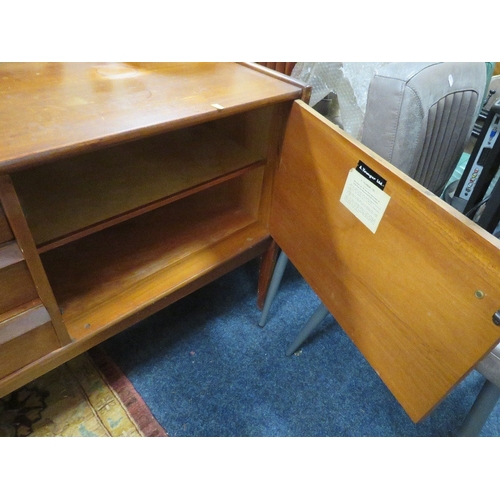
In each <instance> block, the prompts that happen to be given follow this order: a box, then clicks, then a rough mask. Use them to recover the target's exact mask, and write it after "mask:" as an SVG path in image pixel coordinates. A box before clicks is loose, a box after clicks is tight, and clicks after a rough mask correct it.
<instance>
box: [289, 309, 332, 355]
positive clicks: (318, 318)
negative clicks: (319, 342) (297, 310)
mask: <svg viewBox="0 0 500 500" xmlns="http://www.w3.org/2000/svg"><path fill="white" fill-rule="evenodd" d="M327 315H328V309H327V308H326V307H325V306H324V304H323V302H322V303H321V304H320V305H319V306H318V307H317V309H316V311H314V312H313V314H312V316H311V317H310V318H309V319H308V320H307V323H306V324H305V325H304V326H303V328H302V330H301V331H300V332H299V334H298V335H297V337H295V340H294V341H293V342H292V344H291V345H290V347H289V348H288V350H287V351H286V355H287V356H291V355H292V354H293V353H294V352H295V351H296V350H297V349H298V348H299V347H300V346H301V345H302V343H303V342H305V340H307V338H308V337H309V335H311V333H312V332H313V331H314V329H315V328H316V327H317V326H318V325H319V324H320V323H321V322H322V321H323V320H324V319H325V318H326V317H327Z"/></svg>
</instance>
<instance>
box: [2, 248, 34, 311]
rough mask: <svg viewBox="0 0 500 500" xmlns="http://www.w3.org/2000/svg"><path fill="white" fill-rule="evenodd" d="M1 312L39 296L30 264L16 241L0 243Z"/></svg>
mask: <svg viewBox="0 0 500 500" xmlns="http://www.w3.org/2000/svg"><path fill="white" fill-rule="evenodd" d="M0 290H1V293H0V314H3V313H5V312H7V311H10V310H11V309H14V308H15V307H18V306H20V305H22V304H26V303H27V302H29V301H31V300H33V299H35V298H37V297H38V293H37V290H36V288H35V284H34V283H33V279H32V278H31V274H30V272H29V270H28V266H27V265H26V262H25V260H24V257H23V255H22V253H21V250H19V247H18V246H17V243H16V242H15V241H11V242H8V243H4V244H2V245H0Z"/></svg>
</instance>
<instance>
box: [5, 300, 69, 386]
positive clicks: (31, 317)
mask: <svg viewBox="0 0 500 500" xmlns="http://www.w3.org/2000/svg"><path fill="white" fill-rule="evenodd" d="M58 347H60V343H59V340H58V338H57V335H56V333H55V331H54V328H53V326H52V323H51V321H50V316H49V314H48V312H47V310H46V309H45V307H43V305H41V304H40V305H38V306H36V307H33V308H32V309H28V310H26V311H23V312H20V313H19V314H16V315H15V316H12V317H10V318H7V319H5V320H4V321H1V322H0V377H5V376H6V375H9V374H10V373H12V372H14V371H16V370H19V369H20V368H22V367H23V366H26V365H27V364H29V363H31V362H33V361H35V360H37V359H39V358H41V357H42V356H45V355H46V354H49V353H50V352H52V351H54V350H55V349H57V348H58Z"/></svg>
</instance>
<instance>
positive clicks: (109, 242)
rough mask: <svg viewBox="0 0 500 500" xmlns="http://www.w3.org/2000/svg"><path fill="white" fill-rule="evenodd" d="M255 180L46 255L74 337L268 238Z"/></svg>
mask: <svg viewBox="0 0 500 500" xmlns="http://www.w3.org/2000/svg"><path fill="white" fill-rule="evenodd" d="M261 170H262V169H261ZM249 175H250V176H253V177H255V176H258V175H260V176H262V171H261V172H252V173H251V174H249ZM247 177H248V176H247ZM253 180H254V179H245V178H241V177H240V178H236V179H233V180H232V181H230V182H227V183H224V184H221V185H217V186H215V187H213V188H210V189H208V190H206V191H203V192H200V193H198V194H196V195H193V196H191V197H189V198H184V199H181V200H179V201H177V202H175V203H172V204H169V205H166V206H164V207H161V208H159V209H157V210H154V211H151V212H148V213H146V214H144V215H142V216H140V217H137V218H134V219H131V220H129V221H127V222H125V223H122V224H119V225H116V226H113V227H111V228H109V229H106V230H104V231H101V232H98V233H95V234H93V235H91V236H88V237H86V238H82V239H80V240H78V241H74V242H73V243H70V244H68V245H65V246H63V247H59V248H57V249H54V250H51V251H49V252H46V253H44V254H43V255H42V256H41V257H42V262H43V264H44V267H45V270H46V272H47V275H48V277H49V281H50V283H51V285H52V287H53V290H54V293H55V296H56V298H57V301H58V303H59V305H60V306H61V308H62V311H63V318H64V321H65V323H66V325H67V327H68V331H69V333H70V335H71V336H72V337H73V338H74V339H80V338H83V337H85V336H87V335H92V334H95V333H98V332H100V331H102V330H103V329H106V328H108V327H109V326H111V325H113V324H114V323H116V322H118V321H120V320H122V319H123V318H125V317H127V316H130V315H132V314H134V313H136V312H137V311H140V310H141V309H143V308H145V307H148V305H150V304H152V303H154V302H156V301H158V300H160V299H161V298H163V297H165V296H167V295H169V294H171V293H173V292H174V291H175V290H177V289H179V288H181V287H185V286H186V285H187V284H188V283H189V282H190V281H193V280H196V279H198V278H199V277H200V276H202V275H203V274H204V273H207V272H209V271H210V270H211V269H212V268H215V267H217V266H220V265H221V262H224V261H227V260H229V259H231V258H233V257H235V256H236V255H238V254H240V253H241V252H242V251H244V250H245V249H248V248H251V247H253V246H256V245H259V244H261V243H262V242H263V241H264V240H266V239H267V238H268V235H269V233H268V230H267V228H266V227H265V226H264V225H263V224H261V223H259V222H258V221H257V218H256V215H255V213H256V202H257V201H258V199H257V198H255V197H252V196H247V195H246V194H248V193H246V192H247V191H248V186H250V185H252V186H253V185H254V182H253ZM248 181H252V182H248ZM252 189H253V188H252ZM244 193H246V194H244ZM249 200H253V201H249Z"/></svg>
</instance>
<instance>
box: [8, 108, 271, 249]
mask: <svg viewBox="0 0 500 500" xmlns="http://www.w3.org/2000/svg"><path fill="white" fill-rule="evenodd" d="M271 115H272V107H264V108H259V109H256V110H252V111H248V112H245V113H241V114H238V115H235V116H231V117H228V118H225V119H221V120H216V121H212V122H208V123H203V124H200V125H196V126H193V127H189V128H185V129H180V130H176V131H171V132H169V133H165V134H161V135H158V136H153V137H146V138H143V139H140V140H136V141H133V142H130V143H126V144H122V145H120V146H115V147H111V148H107V149H102V150H99V151H95V152H92V153H87V154H83V155H80V156H76V157H72V158H69V159H64V160H59V161H54V162H51V163H47V164H46V165H43V166H40V167H38V168H33V169H27V170H23V171H19V172H16V173H14V174H12V181H13V183H14V186H15V188H16V191H17V194H18V196H19V199H20V201H21V205H22V207H23V211H24V213H25V215H26V220H27V222H28V225H29V228H30V230H31V232H32V234H33V237H34V240H35V243H36V245H37V247H38V249H39V251H40V252H45V251H48V250H50V249H53V248H56V247H58V246H61V245H63V244H66V243H68V242H71V241H73V240H76V239H78V238H82V237H85V236H87V235H88V234H91V233H94V232H97V231H100V230H102V229H104V228H106V227H109V226H112V225H114V224H118V223H121V222H123V221H124V220H127V219H130V218H132V217H135V216H137V215H140V214H141V213H144V212H147V211H149V210H154V209H156V208H158V207H160V206H162V205H166V204H168V203H171V202H174V201H176V200H178V199H179V198H182V197H184V196H189V195H191V194H193V193H195V192H197V191H199V190H202V189H205V188H206V187H209V186H211V185H214V184H217V183H220V182H224V181H226V180H228V179H230V178H232V177H235V176H237V175H243V174H244V173H245V172H247V171H248V170H251V169H253V168H257V167H259V166H262V165H264V164H265V163H266V154H267V148H268V143H267V137H268V129H269V125H270V119H271Z"/></svg>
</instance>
